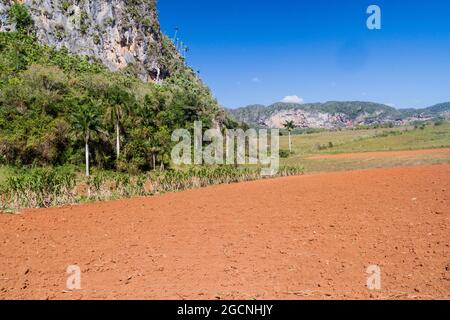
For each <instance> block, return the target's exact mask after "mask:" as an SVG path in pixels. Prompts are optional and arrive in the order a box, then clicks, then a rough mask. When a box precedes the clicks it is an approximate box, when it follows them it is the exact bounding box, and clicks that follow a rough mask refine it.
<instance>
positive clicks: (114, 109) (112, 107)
mask: <svg viewBox="0 0 450 320" xmlns="http://www.w3.org/2000/svg"><path fill="white" fill-rule="evenodd" d="M106 96H107V100H108V101H107V106H108V107H107V115H108V117H109V118H110V119H111V121H112V122H113V123H114V126H115V130H116V157H117V159H119V157H120V125H121V122H122V120H123V117H124V116H125V114H126V113H127V112H128V106H129V101H130V95H129V94H128V92H126V91H124V90H122V89H120V88H117V87H113V88H111V89H110V90H109V91H108V92H107V94H106Z"/></svg>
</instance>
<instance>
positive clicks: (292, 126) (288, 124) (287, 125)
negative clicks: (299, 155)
mask: <svg viewBox="0 0 450 320" xmlns="http://www.w3.org/2000/svg"><path fill="white" fill-rule="evenodd" d="M284 127H285V128H286V129H287V130H288V132H289V152H290V153H292V141H291V131H292V130H294V129H295V124H294V121H292V120H291V121H286V122H285V123H284Z"/></svg>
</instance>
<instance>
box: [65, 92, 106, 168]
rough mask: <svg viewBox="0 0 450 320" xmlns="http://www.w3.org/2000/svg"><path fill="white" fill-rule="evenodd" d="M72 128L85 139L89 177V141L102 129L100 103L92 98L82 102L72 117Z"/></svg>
mask: <svg viewBox="0 0 450 320" xmlns="http://www.w3.org/2000/svg"><path fill="white" fill-rule="evenodd" d="M71 123H72V130H73V131H74V132H75V134H76V135H77V136H79V137H81V139H83V140H84V145H85V156H86V177H89V175H90V173H89V141H90V140H91V138H93V137H94V136H95V135H97V134H98V133H99V132H100V131H101V129H102V123H101V120H100V112H99V105H98V104H97V103H95V102H94V101H92V100H91V99H90V100H88V101H87V102H85V103H83V104H81V105H80V106H79V107H78V110H76V112H75V113H74V114H73V115H72V117H71Z"/></svg>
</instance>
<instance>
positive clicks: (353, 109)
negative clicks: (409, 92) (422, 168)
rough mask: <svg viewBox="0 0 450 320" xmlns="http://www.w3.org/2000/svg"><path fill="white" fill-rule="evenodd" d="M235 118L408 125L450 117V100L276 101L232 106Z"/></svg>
mask: <svg viewBox="0 0 450 320" xmlns="http://www.w3.org/2000/svg"><path fill="white" fill-rule="evenodd" d="M228 113H229V114H231V115H232V116H233V117H234V118H235V120H237V121H240V122H245V123H247V124H249V125H250V126H255V127H268V128H279V129H282V128H284V124H285V123H286V121H293V122H294V125H295V127H296V128H299V129H302V128H303V129H306V128H314V129H338V128H351V127H357V126H362V125H369V126H370V125H385V124H393V125H406V124H410V123H414V122H415V121H428V120H433V119H437V118H449V116H450V103H443V104H439V105H436V106H433V107H429V108H425V109H399V110H397V109H394V108H392V107H389V106H387V105H383V104H379V103H372V102H361V101H342V102H339V101H330V102H326V103H312V104H294V103H275V104H273V105H271V106H268V107H265V106H263V105H251V106H247V107H244V108H239V109H229V110H228Z"/></svg>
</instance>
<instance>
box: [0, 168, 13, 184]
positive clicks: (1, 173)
mask: <svg viewBox="0 0 450 320" xmlns="http://www.w3.org/2000/svg"><path fill="white" fill-rule="evenodd" d="M12 171H13V169H12V168H10V167H7V166H0V184H1V183H2V182H4V181H5V180H6V179H7V177H8V176H10V175H11V174H12Z"/></svg>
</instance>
